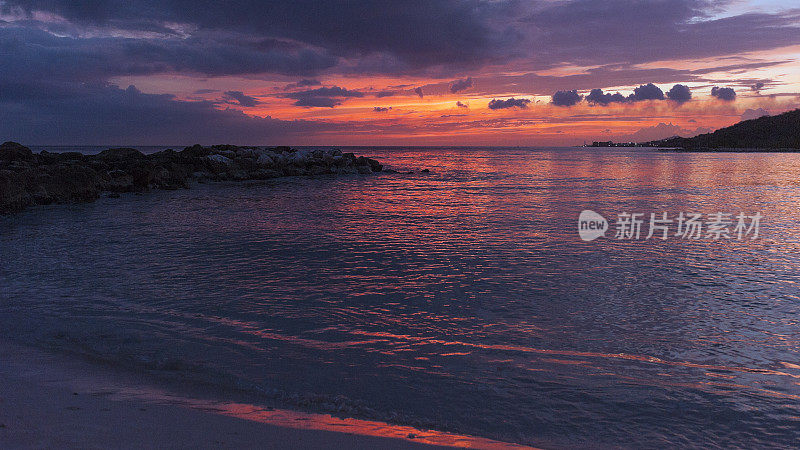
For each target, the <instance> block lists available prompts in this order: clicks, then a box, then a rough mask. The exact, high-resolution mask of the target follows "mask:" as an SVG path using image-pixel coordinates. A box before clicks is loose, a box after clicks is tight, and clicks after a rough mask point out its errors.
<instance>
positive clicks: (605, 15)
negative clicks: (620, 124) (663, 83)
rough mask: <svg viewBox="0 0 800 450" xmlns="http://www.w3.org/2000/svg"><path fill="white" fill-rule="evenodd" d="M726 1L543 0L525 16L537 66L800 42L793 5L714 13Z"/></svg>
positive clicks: (636, 60) (701, 54) (702, 54)
mask: <svg viewBox="0 0 800 450" xmlns="http://www.w3.org/2000/svg"><path fill="white" fill-rule="evenodd" d="M725 3H726V2H717V1H712V0H669V1H668V0H609V1H595V0H571V1H570V0H568V1H563V2H548V3H545V4H544V5H545V6H544V7H542V8H537V10H536V11H535V12H533V13H531V14H529V15H528V16H527V17H526V18H525V19H523V20H524V21H525V22H526V25H527V26H526V27H524V29H526V30H530V31H529V35H528V39H529V42H530V43H535V48H536V53H532V54H530V56H531V57H532V58H533V59H534V60H535V62H536V64H537V66H538V67H539V68H542V67H554V66H557V65H562V64H564V63H571V64H576V65H581V66H591V65H607V64H640V63H646V62H652V61H663V60H679V59H701V58H708V57H714V56H724V55H736V54H742V53H745V52H754V51H758V50H765V49H774V48H779V47H786V46H789V45H796V44H800V27H798V22H799V21H798V13H797V10H792V9H789V8H787V9H786V10H785V11H782V12H777V13H774V14H768V13H746V14H739V15H728V16H725V17H723V18H718V19H714V18H711V17H713V16H714V15H715V14H718V13H719V11H720V10H721V7H724V6H727V5H726V4H725ZM529 45H530V44H529ZM531 47H532V48H534V46H533V45H531Z"/></svg>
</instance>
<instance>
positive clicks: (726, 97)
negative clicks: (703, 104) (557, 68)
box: [711, 86, 736, 102]
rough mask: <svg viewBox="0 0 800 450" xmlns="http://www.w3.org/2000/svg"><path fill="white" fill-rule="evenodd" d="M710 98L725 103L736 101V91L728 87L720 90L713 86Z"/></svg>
mask: <svg viewBox="0 0 800 450" xmlns="http://www.w3.org/2000/svg"><path fill="white" fill-rule="evenodd" d="M711 96H712V97H716V98H718V99H720V100H723V101H726V102H732V101H734V100H736V91H734V90H733V89H731V88H728V87H725V88H721V87H717V86H714V87H713V88H711Z"/></svg>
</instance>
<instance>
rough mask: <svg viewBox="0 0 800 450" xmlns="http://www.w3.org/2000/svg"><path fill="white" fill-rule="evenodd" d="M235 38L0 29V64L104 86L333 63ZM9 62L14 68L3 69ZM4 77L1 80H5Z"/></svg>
mask: <svg viewBox="0 0 800 450" xmlns="http://www.w3.org/2000/svg"><path fill="white" fill-rule="evenodd" d="M240 39H244V40H246V38H244V37H241V36H236V35H225V36H219V35H214V36H199V35H198V36H195V37H191V38H185V39H183V38H181V39H178V38H165V39H130V38H121V37H91V38H72V37H59V36H55V35H53V34H50V33H47V32H45V31H42V30H38V29H32V28H21V27H2V28H0V48H2V49H4V51H2V52H0V61H1V62H3V64H1V65H2V67H3V68H4V70H5V71H8V72H10V73H13V74H19V75H20V76H23V77H26V78H27V77H43V78H44V77H58V78H59V79H70V80H80V81H87V80H106V79H108V78H110V77H115V76H123V75H151V74H157V73H164V72H184V73H196V74H202V75H211V76H224V75H238V74H250V73H264V72H271V73H279V74H287V75H293V74H301V73H316V72H319V71H321V70H324V69H327V68H330V67H333V66H334V65H335V64H336V59H335V58H333V57H331V56H329V55H326V54H325V52H323V51H320V50H315V49H302V50H299V51H289V52H286V51H278V50H269V51H261V50H258V49H257V48H254V47H251V46H247V45H241V43H238V44H237V43H234V42H232V41H237V42H239V40H240ZM7 61H13V64H10V65H9V64H5V62H7ZM10 73H7V74H6V77H7V76H9V75H10Z"/></svg>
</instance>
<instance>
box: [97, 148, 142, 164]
mask: <svg viewBox="0 0 800 450" xmlns="http://www.w3.org/2000/svg"><path fill="white" fill-rule="evenodd" d="M97 157H98V158H100V159H102V160H106V161H121V160H126V159H144V158H145V156H144V153H142V152H140V151H139V150H136V149H135V148H110V149H108V150H103V151H102V152H100V154H98V155H97Z"/></svg>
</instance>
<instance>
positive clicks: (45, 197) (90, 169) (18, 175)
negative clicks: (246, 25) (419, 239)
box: [0, 142, 383, 213]
mask: <svg viewBox="0 0 800 450" xmlns="http://www.w3.org/2000/svg"><path fill="white" fill-rule="evenodd" d="M382 168H383V166H382V165H381V164H380V163H379V162H378V161H375V160H373V159H370V158H365V157H356V156H355V155H354V154H353V153H342V152H341V150H339V149H313V150H310V149H303V150H293V149H291V148H289V147H274V148H256V147H236V146H232V145H218V146H213V147H202V146H200V145H193V146H191V147H186V148H184V149H183V150H181V151H180V152H175V151H173V150H164V151H161V152H158V153H154V154H152V155H144V154H143V153H142V152H140V151H138V150H136V149H134V148H111V149H107V150H104V151H102V152H100V153H99V154H97V155H83V154H81V153H76V152H71V153H50V152H46V151H43V152H41V153H39V154H38V155H36V154H33V152H31V151H30V149H28V148H27V147H25V146H22V145H20V144H17V143H14V142H7V143H5V144H2V145H0V213H9V212H15V211H19V210H21V209H23V208H25V207H27V206H31V205H36V204H49V203H65V202H86V201H93V200H94V199H96V198H98V197H99V196H100V195H101V194H102V195H105V196H108V197H116V196H118V195H119V194H118V193H120V192H134V193H136V194H141V193H142V192H145V191H147V190H150V189H184V188H188V187H189V181H190V180H195V181H198V182H205V181H222V180H237V181H244V180H265V179H269V178H276V177H281V176H296V175H323V174H331V173H334V174H335V173H340V174H357V173H362V174H368V173H373V172H377V171H380V170H382Z"/></svg>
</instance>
